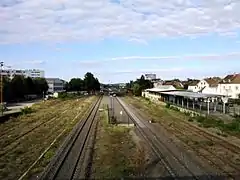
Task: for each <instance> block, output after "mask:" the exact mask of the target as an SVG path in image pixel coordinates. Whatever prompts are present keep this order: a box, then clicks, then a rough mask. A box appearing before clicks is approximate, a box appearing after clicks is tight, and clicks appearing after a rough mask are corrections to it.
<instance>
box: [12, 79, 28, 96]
mask: <svg viewBox="0 0 240 180" xmlns="http://www.w3.org/2000/svg"><path fill="white" fill-rule="evenodd" d="M11 89H12V95H13V98H16V99H22V98H24V94H25V92H24V91H25V88H24V77H23V76H14V77H13V79H12V81H11Z"/></svg>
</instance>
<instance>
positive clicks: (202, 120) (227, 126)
mask: <svg viewBox="0 0 240 180" xmlns="http://www.w3.org/2000/svg"><path fill="white" fill-rule="evenodd" d="M125 100H126V101H127V102H129V103H130V104H132V105H133V106H135V107H136V108H137V109H141V110H142V111H143V112H146V113H147V114H149V115H151V116H152V117H154V118H155V119H156V120H157V121H158V122H159V123H161V124H169V122H175V121H179V120H186V121H189V122H198V126H200V127H204V128H217V129H219V130H221V131H222V132H223V133H222V134H221V135H222V136H223V134H224V135H225V136H227V134H231V135H234V136H237V137H240V118H239V117H238V116H236V117H235V119H234V120H233V121H232V122H230V123H224V121H223V120H221V119H218V118H216V117H212V116H207V117H203V116H200V115H198V114H193V115H192V113H191V112H187V111H185V112H184V113H182V112H177V111H172V108H171V106H170V104H166V105H165V106H162V105H157V106H155V105H154V103H152V104H150V105H149V104H148V103H147V101H146V100H145V99H144V98H130V97H125ZM192 116H193V117H192Z"/></svg>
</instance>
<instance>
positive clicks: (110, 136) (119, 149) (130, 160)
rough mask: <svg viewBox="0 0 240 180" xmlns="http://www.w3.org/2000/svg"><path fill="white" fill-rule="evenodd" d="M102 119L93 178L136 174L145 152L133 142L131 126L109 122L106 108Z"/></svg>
mask: <svg viewBox="0 0 240 180" xmlns="http://www.w3.org/2000/svg"><path fill="white" fill-rule="evenodd" d="M100 120H101V121H100V127H99V129H98V133H97V139H96V145H95V147H96V149H95V151H94V160H93V168H92V169H93V172H92V178H100V179H106V178H111V179H112V178H114V179H115V178H122V177H129V176H134V175H135V173H136V172H137V170H139V169H137V168H140V166H141V165H142V162H141V161H142V156H144V152H143V151H142V150H139V149H138V148H137V147H136V145H135V143H134V142H133V140H132V137H131V135H130V131H131V128H128V127H122V126H115V125H112V124H108V113H107V111H106V110H104V111H102V112H100ZM143 159H144V158H143ZM140 169H141V168H140Z"/></svg>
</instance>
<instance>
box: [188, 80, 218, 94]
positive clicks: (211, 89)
mask: <svg viewBox="0 0 240 180" xmlns="http://www.w3.org/2000/svg"><path fill="white" fill-rule="evenodd" d="M220 81H221V79H220V78H219V77H213V78H205V79H203V80H201V81H199V82H198V83H197V84H196V83H193V84H192V85H189V86H188V90H190V91H193V92H200V93H204V94H218V84H219V82H220Z"/></svg>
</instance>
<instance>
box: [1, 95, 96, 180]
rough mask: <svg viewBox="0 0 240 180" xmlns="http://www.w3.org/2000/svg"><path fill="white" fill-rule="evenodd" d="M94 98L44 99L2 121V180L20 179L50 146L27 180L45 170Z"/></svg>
mask: <svg viewBox="0 0 240 180" xmlns="http://www.w3.org/2000/svg"><path fill="white" fill-rule="evenodd" d="M95 100H96V97H89V98H80V99H74V100H58V99H57V100H49V101H45V102H41V103H38V104H35V105H33V106H32V109H31V112H30V113H29V112H27V113H26V112H23V115H21V116H19V117H17V118H12V119H11V120H9V121H7V122H5V123H3V124H0V136H1V139H0V146H1V151H0V179H18V178H19V177H21V175H23V173H24V172H26V171H27V170H28V169H29V167H30V166H31V165H32V164H33V163H34V162H35V161H36V160H37V159H38V158H39V156H40V155H42V153H43V152H44V151H45V150H46V149H47V148H49V149H48V151H46V153H45V154H44V155H43V157H42V158H41V159H40V160H39V161H38V162H37V163H36V164H35V165H34V166H33V167H32V168H31V170H30V171H29V172H28V173H27V175H26V176H25V177H24V179H29V178H30V177H35V175H37V174H38V173H40V172H41V171H43V170H44V168H45V167H46V165H47V164H48V163H49V162H50V160H51V158H52V157H53V155H54V154H55V152H56V150H57V148H58V147H59V146H60V144H61V143H62V142H63V140H64V139H65V137H66V136H67V135H68V133H69V132H70V131H71V129H72V128H73V127H74V125H75V124H76V123H77V122H78V121H79V119H81V117H82V116H83V114H84V113H85V111H86V110H87V108H88V107H89V106H90V105H91V104H92V102H93V101H95ZM33 128H35V129H34V130H33V131H31V130H32V129H33ZM54 140H55V141H54ZM53 141H54V143H53V144H52V146H50V144H51V143H52V142H53Z"/></svg>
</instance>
